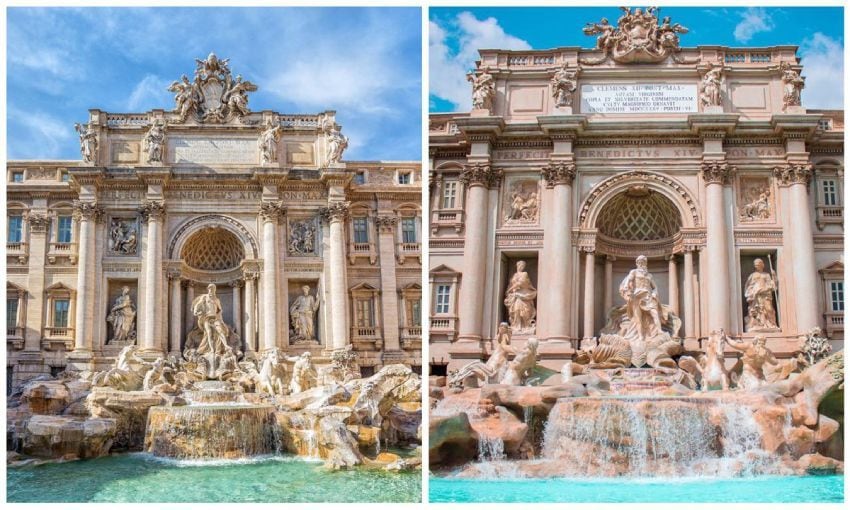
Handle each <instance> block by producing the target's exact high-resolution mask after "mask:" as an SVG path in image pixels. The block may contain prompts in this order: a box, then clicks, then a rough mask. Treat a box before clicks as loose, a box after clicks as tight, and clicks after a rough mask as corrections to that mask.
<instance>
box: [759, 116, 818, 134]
mask: <svg viewBox="0 0 850 510" xmlns="http://www.w3.org/2000/svg"><path fill="white" fill-rule="evenodd" d="M821 118H823V115H821V114H791V113H776V114H774V115H773V117H772V118H771V119H770V125H771V126H772V127H773V130H774V132H776V133H777V134H779V135H781V136H782V137H784V138H791V139H794V138H796V139H805V138H808V137H809V136H811V135H812V134H814V132H815V130H816V129H817V127H818V121H819V120H820V119H821Z"/></svg>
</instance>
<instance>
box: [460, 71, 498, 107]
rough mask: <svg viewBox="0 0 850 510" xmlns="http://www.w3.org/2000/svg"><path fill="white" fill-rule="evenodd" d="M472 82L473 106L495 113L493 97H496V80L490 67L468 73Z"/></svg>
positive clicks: (469, 80)
mask: <svg viewBox="0 0 850 510" xmlns="http://www.w3.org/2000/svg"><path fill="white" fill-rule="evenodd" d="M466 80H467V81H468V82H470V83H472V108H473V109H474V110H487V111H488V112H489V113H491V114H492V113H493V98H494V97H496V82H495V80H494V79H493V75H492V74H490V68H489V67H485V68H484V69H477V70H475V71H473V72H471V73H468V74H467V75H466Z"/></svg>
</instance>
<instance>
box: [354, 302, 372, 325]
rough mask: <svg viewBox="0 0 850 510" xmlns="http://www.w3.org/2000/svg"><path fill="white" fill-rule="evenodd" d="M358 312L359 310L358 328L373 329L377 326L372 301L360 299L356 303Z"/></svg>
mask: <svg viewBox="0 0 850 510" xmlns="http://www.w3.org/2000/svg"><path fill="white" fill-rule="evenodd" d="M356 303H357V304H356V310H357V317H356V320H357V327H358V328H371V327H373V326H374V324H375V320H374V317H373V315H372V300H371V299H358V300H357V301H356Z"/></svg>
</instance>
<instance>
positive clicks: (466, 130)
mask: <svg viewBox="0 0 850 510" xmlns="http://www.w3.org/2000/svg"><path fill="white" fill-rule="evenodd" d="M455 124H457V127H458V129H460V131H461V132H462V133H463V135H464V137H465V138H467V139H468V140H470V141H479V142H480V141H492V140H493V139H495V138H496V137H498V136H499V135H501V134H502V131H503V130H504V129H505V119H503V118H502V117H495V116H488V117H459V118H457V119H455Z"/></svg>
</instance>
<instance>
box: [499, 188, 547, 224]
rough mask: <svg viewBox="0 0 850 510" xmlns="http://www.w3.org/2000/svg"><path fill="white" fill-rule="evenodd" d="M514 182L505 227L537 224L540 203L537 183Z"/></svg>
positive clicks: (507, 207) (507, 205)
mask: <svg viewBox="0 0 850 510" xmlns="http://www.w3.org/2000/svg"><path fill="white" fill-rule="evenodd" d="M530 184H531V185H530V186H529V183H528V182H514V183H513V186H512V188H511V192H510V196H509V197H507V198H508V199H509V200H508V203H507V204H506V207H505V209H506V212H505V222H504V223H505V225H529V224H535V223H537V217H538V212H539V209H540V202H539V199H538V194H537V181H532V182H531V183H530Z"/></svg>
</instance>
